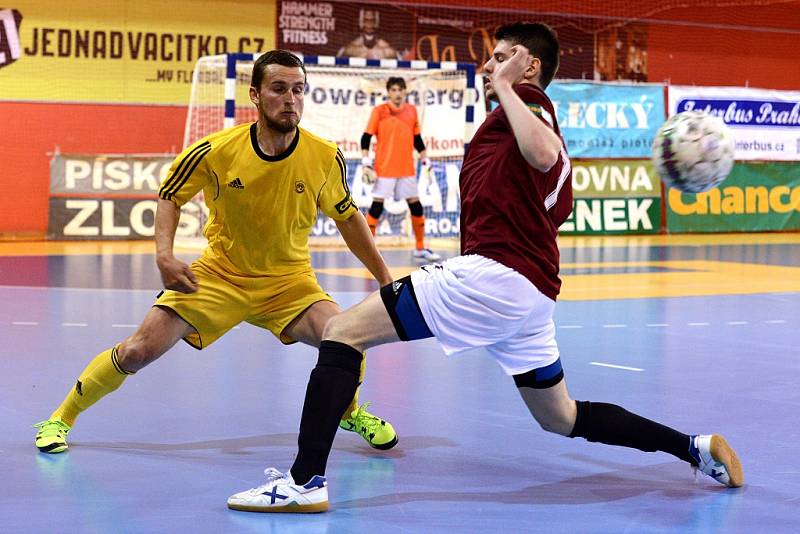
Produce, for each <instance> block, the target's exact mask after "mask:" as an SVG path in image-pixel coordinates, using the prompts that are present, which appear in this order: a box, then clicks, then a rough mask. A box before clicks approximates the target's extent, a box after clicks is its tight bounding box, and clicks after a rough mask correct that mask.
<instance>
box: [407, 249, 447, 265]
mask: <svg viewBox="0 0 800 534" xmlns="http://www.w3.org/2000/svg"><path fill="white" fill-rule="evenodd" d="M414 259H415V260H422V261H429V262H435V261H439V260H441V259H442V257H441V256H440V255H439V254H437V253H435V252H434V251H432V250H431V249H429V248H421V249H419V250H415V251H414Z"/></svg>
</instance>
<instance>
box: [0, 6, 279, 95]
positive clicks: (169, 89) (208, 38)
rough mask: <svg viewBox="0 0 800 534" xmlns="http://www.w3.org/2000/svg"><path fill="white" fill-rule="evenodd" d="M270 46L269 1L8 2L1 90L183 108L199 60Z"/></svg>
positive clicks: (0, 53) (2, 23)
mask: <svg viewBox="0 0 800 534" xmlns="http://www.w3.org/2000/svg"><path fill="white" fill-rule="evenodd" d="M226 6H227V7H226ZM220 10H223V12H222V13H220ZM274 44H275V5H274V2H272V1H268V2H263V3H262V2H237V3H228V4H220V5H219V6H212V5H210V4H205V3H200V4H198V3H197V2H192V1H190V0H175V1H172V2H169V4H168V5H167V4H164V3H163V2H158V1H156V0H135V1H134V0H119V1H116V2H93V1H90V0H72V1H70V2H68V3H65V2H60V1H56V0H15V1H14V3H13V5H11V6H10V9H9V8H7V9H0V94H2V95H3V98H4V99H7V100H25V101H47V102H100V103H148V104H149V103H153V104H186V103H187V102H188V100H189V89H190V87H191V82H192V69H193V68H194V63H195V61H197V58H199V57H200V56H203V55H211V54H221V53H226V52H263V51H266V50H270V49H272V48H274Z"/></svg>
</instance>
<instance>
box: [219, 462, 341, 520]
mask: <svg viewBox="0 0 800 534" xmlns="http://www.w3.org/2000/svg"><path fill="white" fill-rule="evenodd" d="M264 474H265V475H267V482H266V484H263V485H261V486H258V487H257V488H252V489H249V490H247V491H242V492H239V493H237V494H235V495H231V496H230V497H228V508H230V509H231V510H241V511H244V512H289V513H298V514H304V513H315V512H324V511H326V510H327V509H328V482H327V481H326V480H325V477H323V476H319V475H314V476H313V477H311V480H309V481H308V482H307V483H305V484H303V485H302V486H301V485H299V484H295V483H294V479H293V478H292V474H291V473H281V472H280V471H278V470H277V469H275V468H274V467H270V468H267V469H265V470H264Z"/></svg>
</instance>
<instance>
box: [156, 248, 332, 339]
mask: <svg viewBox="0 0 800 534" xmlns="http://www.w3.org/2000/svg"><path fill="white" fill-rule="evenodd" d="M191 268H192V272H193V273H194V275H195V276H196V277H197V285H198V290H197V292H195V293H179V292H177V291H171V290H169V289H168V290H165V291H164V292H163V293H162V294H161V295H159V297H158V299H156V302H155V304H153V305H154V306H162V307H165V308H170V309H171V310H173V311H174V312H175V313H177V314H178V315H179V316H180V317H181V318H182V319H183V320H184V321H186V322H187V323H189V324H190V325H191V326H192V327H194V329H195V330H197V333H196V334H190V335H188V336H186V337H185V338H184V341H186V342H187V343H189V344H190V345H192V346H193V347H195V348H196V349H202V348H204V347H207V346H209V345H211V344H212V343H213V342H214V341H216V340H217V339H219V338H220V337H221V336H222V335H223V334H224V333H225V332H227V331H228V330H230V329H231V328H233V327H234V326H236V325H237V324H239V323H241V322H242V321H247V322H248V323H250V324H253V325H255V326H260V327H261V328H266V329H267V330H269V331H270V332H272V333H273V334H274V335H275V337H277V338H278V339H279V340H280V341H281V342H282V343H284V344H287V345H288V344H290V343H294V342H295V340H294V339H292V338H290V337H288V336H287V335H285V334H283V330H284V329H285V328H286V327H287V326H288V325H289V323H291V322H292V321H293V320H294V319H295V318H296V317H297V316H298V315H300V314H301V313H302V312H303V311H305V310H306V309H307V308H308V307H309V306H311V305H312V304H314V303H315V302H319V301H322V300H329V301H331V302H334V300H333V299H332V298H331V296H330V295H328V294H327V293H325V292H324V291H323V290H322V288H321V287H320V285H319V283H318V282H317V277H316V276H315V275H314V271H312V270H310V269H309V270H307V271H300V272H297V273H292V274H289V275H284V276H260V277H253V276H236V275H232V274H230V273H228V272H225V271H222V270H221V269H219V268H218V267H217V266H216V265H215V264H214V263H213V262H212V261H209V260H208V259H207V258H201V259H199V260H197V261H195V262H194V263H193V264H192V266H191Z"/></svg>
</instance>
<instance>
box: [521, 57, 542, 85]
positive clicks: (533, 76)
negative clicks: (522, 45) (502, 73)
mask: <svg viewBox="0 0 800 534" xmlns="http://www.w3.org/2000/svg"><path fill="white" fill-rule="evenodd" d="M541 73H542V60H541V59H539V58H538V57H534V58H533V60H532V61H531V64H530V66H528V68H527V69H525V72H523V73H522V76H523V77H524V78H525V79H526V80H528V81H535V80H537V79H538V78H539V77H540V75H541Z"/></svg>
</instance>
